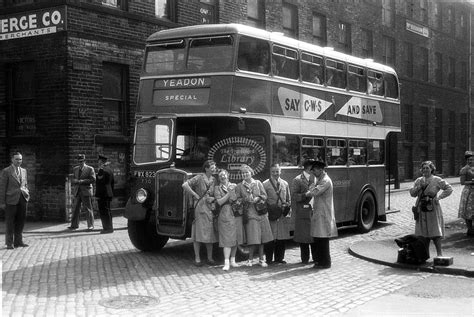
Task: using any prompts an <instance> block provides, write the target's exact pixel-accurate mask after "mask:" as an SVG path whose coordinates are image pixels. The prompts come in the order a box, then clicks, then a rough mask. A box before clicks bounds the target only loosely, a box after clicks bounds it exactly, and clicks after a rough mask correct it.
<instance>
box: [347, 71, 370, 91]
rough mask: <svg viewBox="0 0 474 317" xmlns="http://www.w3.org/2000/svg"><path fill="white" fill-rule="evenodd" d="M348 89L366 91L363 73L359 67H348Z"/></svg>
mask: <svg viewBox="0 0 474 317" xmlns="http://www.w3.org/2000/svg"><path fill="white" fill-rule="evenodd" d="M348 76H349V89H350V90H354V91H360V92H364V93H365V91H366V90H367V81H366V79H365V71H364V69H363V68H361V67H356V66H352V65H349V72H348Z"/></svg>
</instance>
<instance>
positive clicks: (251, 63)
mask: <svg viewBox="0 0 474 317" xmlns="http://www.w3.org/2000/svg"><path fill="white" fill-rule="evenodd" d="M237 68H238V69H239V70H245V71H251V72H256V73H261V74H268V73H269V72H270V46H269V44H268V43H267V42H266V41H263V40H259V39H254V38H251V37H247V36H242V37H241V38H240V40H239V51H238V54H237Z"/></svg>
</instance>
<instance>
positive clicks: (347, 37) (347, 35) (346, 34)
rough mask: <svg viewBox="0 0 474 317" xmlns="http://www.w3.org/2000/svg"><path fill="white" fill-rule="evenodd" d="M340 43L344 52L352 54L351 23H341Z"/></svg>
mask: <svg viewBox="0 0 474 317" xmlns="http://www.w3.org/2000/svg"><path fill="white" fill-rule="evenodd" d="M338 42H339V44H340V46H341V49H342V50H343V52H345V53H348V54H350V53H351V52H352V40H351V25H350V24H349V23H344V22H339V36H338Z"/></svg>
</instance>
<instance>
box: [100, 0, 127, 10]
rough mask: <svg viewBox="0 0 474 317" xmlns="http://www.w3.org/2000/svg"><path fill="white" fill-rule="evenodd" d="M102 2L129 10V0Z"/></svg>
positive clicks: (107, 0) (105, 0) (104, 0)
mask: <svg viewBox="0 0 474 317" xmlns="http://www.w3.org/2000/svg"><path fill="white" fill-rule="evenodd" d="M102 4H103V5H105V6H109V7H113V8H117V9H121V10H128V7H127V6H128V0H102Z"/></svg>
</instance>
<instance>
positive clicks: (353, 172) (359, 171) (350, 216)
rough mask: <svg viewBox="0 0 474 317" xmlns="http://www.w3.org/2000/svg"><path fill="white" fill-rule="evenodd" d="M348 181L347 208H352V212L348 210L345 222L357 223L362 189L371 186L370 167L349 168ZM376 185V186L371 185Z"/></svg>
mask: <svg viewBox="0 0 474 317" xmlns="http://www.w3.org/2000/svg"><path fill="white" fill-rule="evenodd" d="M347 170H348V179H349V181H350V184H349V187H348V192H347V206H351V207H350V208H348V209H350V210H347V214H346V217H345V219H344V221H356V220H357V210H356V209H357V201H358V200H359V198H360V194H361V192H362V188H363V187H364V186H365V185H367V184H369V183H370V182H369V180H368V167H367V166H361V167H348V168H347ZM371 185H374V184H371Z"/></svg>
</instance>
